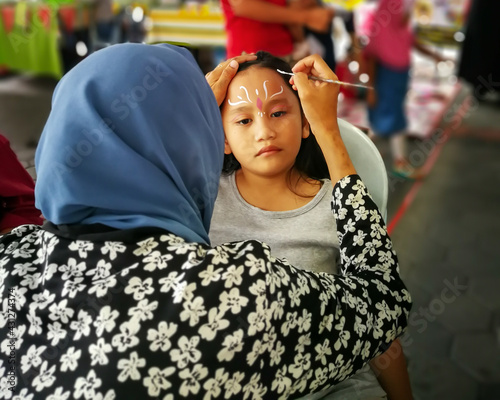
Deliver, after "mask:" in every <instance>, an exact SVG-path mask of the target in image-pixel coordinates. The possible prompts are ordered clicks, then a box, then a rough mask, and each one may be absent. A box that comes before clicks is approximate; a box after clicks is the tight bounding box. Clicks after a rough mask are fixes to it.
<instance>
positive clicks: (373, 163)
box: [338, 118, 389, 221]
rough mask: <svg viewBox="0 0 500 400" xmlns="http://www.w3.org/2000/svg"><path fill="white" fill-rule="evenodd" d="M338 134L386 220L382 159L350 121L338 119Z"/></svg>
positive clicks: (385, 185) (385, 186)
mask: <svg viewBox="0 0 500 400" xmlns="http://www.w3.org/2000/svg"><path fill="white" fill-rule="evenodd" d="M338 122H339V128H340V135H341V136H342V140H343V141H344V144H345V146H346V148H347V152H348V153H349V156H350V157H351V160H352V163H353V164H354V168H356V171H357V173H358V175H359V176H360V177H361V179H362V180H363V182H364V183H365V185H366V187H367V188H368V191H369V192H370V194H371V196H372V198H373V201H374V202H375V204H376V205H377V206H378V208H379V210H380V213H381V214H382V217H383V218H384V220H385V221H387V197H388V194H389V182H388V179H387V171H386V169H385V164H384V160H383V159H382V156H381V155H380V152H379V151H378V149H377V147H376V146H375V145H374V144H373V142H372V141H371V140H370V138H369V137H368V136H367V135H366V134H365V133H363V132H362V131H361V130H360V129H359V128H356V127H355V126H354V125H352V124H351V123H349V122H347V121H344V120H343V119H340V118H339V119H338Z"/></svg>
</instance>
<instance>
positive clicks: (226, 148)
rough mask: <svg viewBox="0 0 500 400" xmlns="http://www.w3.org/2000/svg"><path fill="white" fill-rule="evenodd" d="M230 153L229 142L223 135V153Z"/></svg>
mask: <svg viewBox="0 0 500 400" xmlns="http://www.w3.org/2000/svg"><path fill="white" fill-rule="evenodd" d="M231 153H232V150H231V146H229V142H228V141H227V139H226V138H225V137H224V154H231Z"/></svg>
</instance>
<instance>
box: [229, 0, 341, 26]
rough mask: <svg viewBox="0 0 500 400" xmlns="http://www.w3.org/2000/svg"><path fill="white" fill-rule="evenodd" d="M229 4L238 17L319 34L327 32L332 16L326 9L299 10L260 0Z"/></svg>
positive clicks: (233, 1)
mask: <svg viewBox="0 0 500 400" xmlns="http://www.w3.org/2000/svg"><path fill="white" fill-rule="evenodd" d="M229 4H230V6H231V9H232V10H233V12H234V14H235V15H236V16H238V17H245V18H250V19H253V20H256V21H261V22H269V23H277V24H299V25H301V26H306V27H308V28H310V29H312V30H316V31H319V32H326V31H327V30H328V28H329V27H330V24H331V23H332V18H333V14H334V11H333V10H331V9H329V8H326V7H325V8H323V7H315V8H311V9H308V10H300V9H296V8H290V7H282V6H278V5H276V4H272V3H268V2H266V1H261V0H229Z"/></svg>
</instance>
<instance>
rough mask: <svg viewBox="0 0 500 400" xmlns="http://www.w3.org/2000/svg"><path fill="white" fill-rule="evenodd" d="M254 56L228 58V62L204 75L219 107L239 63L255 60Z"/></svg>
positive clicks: (244, 55)
mask: <svg viewBox="0 0 500 400" xmlns="http://www.w3.org/2000/svg"><path fill="white" fill-rule="evenodd" d="M256 58H257V56H256V55H255V54H243V55H241V56H237V57H233V58H230V59H229V60H226V61H223V62H221V63H220V64H219V65H217V67H215V69H214V70H213V71H211V72H209V73H208V74H206V75H205V78H206V79H207V82H208V84H209V85H210V87H211V88H212V91H213V92H214V95H215V99H216V100H217V104H218V105H219V106H220V105H221V104H222V102H223V101H224V98H225V97H226V93H227V88H228V86H229V83H230V82H231V79H233V77H234V76H235V75H236V72H238V67H239V65H240V63H244V62H247V61H252V60H255V59H256Z"/></svg>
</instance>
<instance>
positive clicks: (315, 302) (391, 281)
mask: <svg viewBox="0 0 500 400" xmlns="http://www.w3.org/2000/svg"><path fill="white" fill-rule="evenodd" d="M332 209H333V213H334V215H335V218H336V220H337V226H338V230H339V232H338V235H339V238H340V243H341V262H342V266H341V274H340V275H330V274H324V273H313V272H308V271H302V270H298V269H296V268H294V267H291V266H290V265H288V264H286V263H284V262H282V261H280V260H277V259H275V258H274V257H272V255H271V252H270V249H269V247H268V246H267V245H265V244H262V243H261V242H258V241H245V242H240V243H231V244H227V245H223V246H217V247H215V248H211V247H209V246H205V245H201V244H197V243H187V242H185V241H184V240H183V239H182V238H180V237H178V236H175V235H173V234H171V233H169V232H166V231H163V232H162V233H158V234H154V235H151V234H150V233H149V234H144V230H141V231H140V232H141V233H140V235H139V234H137V235H136V237H135V238H134V240H122V241H117V240H99V241H97V240H92V241H91V240H82V239H77V240H74V239H70V238H67V237H65V236H64V235H55V234H54V233H51V232H49V231H48V230H44V229H41V228H40V227H37V226H32V225H25V226H21V227H18V228H16V229H15V230H14V231H12V232H11V233H10V234H8V235H5V236H3V237H0V295H1V304H2V308H1V311H2V313H1V314H0V332H1V336H0V354H1V356H0V399H2V398H5V399H21V398H22V399H42V398H43V399H49V400H62V399H92V400H99V399H127V398H158V399H163V400H171V399H179V398H188V399H204V400H209V399H232V398H234V399H286V398H289V397H300V396H303V395H304V394H307V393H311V392H316V391H319V390H321V389H324V388H327V387H329V386H331V385H334V384H335V383H338V382H340V381H342V380H344V379H345V378H347V377H348V376H350V375H352V374H353V373H354V372H356V371H357V370H359V369H360V368H361V367H362V366H363V365H364V364H365V363H366V362H367V361H369V360H370V359H372V358H373V357H374V356H376V355H379V354H381V353H382V352H383V351H384V350H385V349H386V348H387V347H388V345H389V344H390V343H391V342H392V341H393V340H394V339H395V338H396V337H398V336H400V335H401V334H402V333H403V331H404V329H405V327H406V325H407V318H408V313H409V310H410V306H411V300H410V296H409V293H408V292H407V290H406V289H405V287H404V284H403V283H402V281H401V279H400V277H399V272H398V264H397V258H396V255H395V253H394V251H393V249H392V244H391V241H390V238H389V237H388V235H387V232H386V230H385V228H384V226H383V220H382V217H381V215H380V213H379V211H378V209H377V207H376V206H375V204H374V203H373V201H372V200H371V198H370V197H369V196H368V195H367V194H366V188H365V186H364V184H363V183H362V181H361V180H360V179H359V177H358V176H357V175H351V176H348V177H345V178H343V179H342V180H341V181H339V182H338V183H337V185H336V186H335V188H334V196H333V200H332ZM129 236H130V235H129ZM139 236H140V237H139ZM129 239H130V237H129ZM9 371H13V372H11V373H10V374H9ZM12 376H14V378H12ZM13 389H15V391H14V390H13Z"/></svg>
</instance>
